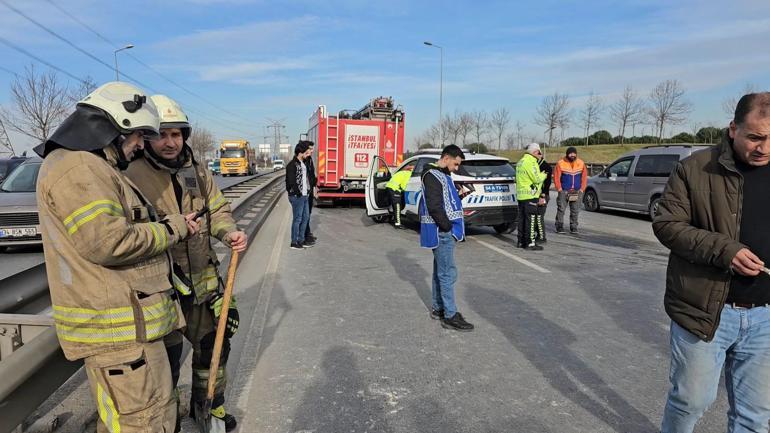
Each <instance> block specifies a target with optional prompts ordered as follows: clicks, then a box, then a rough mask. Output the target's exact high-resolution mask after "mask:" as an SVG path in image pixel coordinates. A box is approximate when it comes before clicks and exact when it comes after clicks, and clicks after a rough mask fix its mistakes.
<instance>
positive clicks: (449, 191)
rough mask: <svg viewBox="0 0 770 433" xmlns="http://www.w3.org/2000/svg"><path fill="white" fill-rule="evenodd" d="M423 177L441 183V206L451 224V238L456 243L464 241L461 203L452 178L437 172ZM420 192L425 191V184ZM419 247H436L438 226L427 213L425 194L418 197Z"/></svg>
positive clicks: (432, 171)
mask: <svg viewBox="0 0 770 433" xmlns="http://www.w3.org/2000/svg"><path fill="white" fill-rule="evenodd" d="M423 176H435V177H436V179H438V180H439V182H441V189H442V190H443V194H442V195H443V199H442V202H443V205H444V212H445V213H446V216H447V218H449V221H451V222H452V231H451V232H452V236H454V238H455V239H457V240H458V241H461V240H463V239H465V220H464V219H463V202H462V200H461V199H460V195H459V194H458V193H457V188H455V186H454V183H452V178H451V177H449V175H447V174H445V173H442V172H441V171H439V170H428V172H427V173H425V174H424V175H423ZM422 190H423V191H425V184H424V183H423V184H422ZM419 215H420V246H421V247H423V248H430V249H434V248H437V247H438V232H439V228H438V224H436V222H435V221H433V218H431V216H430V214H429V213H428V206H427V204H426V203H425V194H421V195H420V206H419Z"/></svg>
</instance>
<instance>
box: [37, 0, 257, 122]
mask: <svg viewBox="0 0 770 433" xmlns="http://www.w3.org/2000/svg"><path fill="white" fill-rule="evenodd" d="M46 1H47V2H48V3H50V4H51V5H52V6H53V7H55V8H56V9H58V10H59V11H60V12H61V13H63V14H64V15H66V16H68V17H69V18H70V19H72V20H73V21H75V22H76V23H78V24H80V25H81V26H82V27H83V28H85V29H86V30H88V31H90V32H91V33H93V34H94V35H96V37H98V38H99V39H101V40H102V41H104V42H106V43H107V44H108V45H110V46H111V47H113V48H119V47H118V44H116V43H115V42H113V41H112V40H110V38H108V37H106V36H104V35H103V34H101V33H100V32H99V31H97V30H95V29H94V28H93V27H91V26H89V25H88V24H86V23H85V22H84V21H83V20H81V19H80V18H78V17H76V16H75V15H73V14H71V13H70V12H69V11H67V10H66V9H64V8H63V7H61V6H60V5H59V4H58V3H56V2H54V1H53V0H46ZM126 55H127V56H128V57H130V58H132V59H133V60H134V61H135V62H137V63H139V64H140V65H142V66H144V67H145V68H147V69H149V70H150V71H152V72H154V73H155V74H156V75H158V76H159V77H161V78H163V79H164V80H166V81H167V82H169V83H171V84H172V85H174V86H176V87H178V88H179V89H181V90H182V91H184V92H185V93H188V94H189V95H192V96H194V97H196V98H198V99H199V100H201V101H203V102H205V103H206V104H208V105H210V106H212V107H214V108H216V109H217V110H221V111H222V112H224V113H227V114H229V115H231V116H235V117H239V118H241V119H243V120H245V121H247V122H251V120H250V119H247V118H246V117H243V116H241V115H239V114H237V113H233V112H232V111H229V110H227V109H225V108H223V107H221V106H219V105H217V104H215V103H214V102H211V101H210V100H208V99H207V98H204V97H203V96H201V95H199V94H198V93H196V92H193V91H192V90H190V89H188V88H187V87H185V86H183V85H181V84H179V83H178V82H176V81H175V80H173V79H171V78H169V77H168V76H166V75H165V74H163V73H161V72H159V71H158V70H156V69H155V68H153V67H152V66H150V65H148V64H147V63H145V62H143V61H142V60H141V59H139V58H138V57H136V56H135V55H133V54H131V53H126ZM248 126H249V127H251V126H252V125H251V124H249V125H248Z"/></svg>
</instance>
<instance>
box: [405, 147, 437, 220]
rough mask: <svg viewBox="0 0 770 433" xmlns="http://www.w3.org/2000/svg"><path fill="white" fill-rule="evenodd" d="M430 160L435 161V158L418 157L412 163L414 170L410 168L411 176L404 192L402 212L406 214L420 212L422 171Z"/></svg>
mask: <svg viewBox="0 0 770 433" xmlns="http://www.w3.org/2000/svg"><path fill="white" fill-rule="evenodd" d="M432 162H436V158H430V157H420V158H419V159H417V160H416V161H415V162H414V164H415V166H414V170H412V177H411V178H410V179H409V182H408V183H407V184H406V192H405V196H404V203H405V205H404V212H403V213H404V214H406V215H418V214H419V213H420V211H419V206H420V197H422V181H421V179H422V173H423V172H424V171H425V166H426V165H427V164H430V163H432Z"/></svg>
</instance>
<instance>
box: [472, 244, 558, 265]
mask: <svg viewBox="0 0 770 433" xmlns="http://www.w3.org/2000/svg"><path fill="white" fill-rule="evenodd" d="M466 239H472V240H474V241H476V242H478V243H480V244H481V245H483V246H485V247H487V248H489V249H490V250H492V251H494V252H496V253H499V254H502V255H504V256H505V257H508V258H510V259H513V260H515V261H517V262H519V263H521V264H522V265H525V266H529V267H530V268H532V269H534V270H536V271H538V272H542V273H544V274H550V273H551V271H549V270H548V269H546V268H543V267H540V266H538V265H536V264H534V263H532V262H530V261H529V260H526V259H522V258H521V257H519V256H516V255H514V254H511V253H509V252H508V251H505V250H503V249H501V248H497V247H496V246H494V245H492V244H490V243H487V242H484V241H482V240H480V239H477V238H475V237H472V238H471V237H466Z"/></svg>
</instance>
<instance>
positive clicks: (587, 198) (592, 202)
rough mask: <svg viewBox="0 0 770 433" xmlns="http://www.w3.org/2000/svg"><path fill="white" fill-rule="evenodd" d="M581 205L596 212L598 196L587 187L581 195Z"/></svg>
mask: <svg viewBox="0 0 770 433" xmlns="http://www.w3.org/2000/svg"><path fill="white" fill-rule="evenodd" d="M583 206H585V208H586V210H587V211H589V212H596V211H598V210H599V197H598V196H597V195H596V191H594V190H592V189H589V190H588V191H586V193H585V195H584V196H583Z"/></svg>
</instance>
